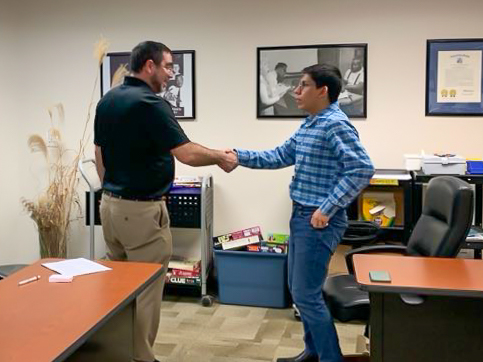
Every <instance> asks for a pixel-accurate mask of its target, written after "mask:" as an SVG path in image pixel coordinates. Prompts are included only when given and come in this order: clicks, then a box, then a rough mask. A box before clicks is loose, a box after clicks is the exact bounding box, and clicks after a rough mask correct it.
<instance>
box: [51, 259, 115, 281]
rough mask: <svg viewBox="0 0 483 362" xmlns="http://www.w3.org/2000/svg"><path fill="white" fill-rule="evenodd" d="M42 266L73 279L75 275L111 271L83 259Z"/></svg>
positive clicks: (55, 262)
mask: <svg viewBox="0 0 483 362" xmlns="http://www.w3.org/2000/svg"><path fill="white" fill-rule="evenodd" d="M42 266H45V267H46V268H48V269H50V270H53V271H55V272H57V273H59V274H62V275H70V276H73V277H75V276H77V275H85V274H92V273H99V272H103V271H107V270H112V269H111V268H108V267H107V266H104V265H102V264H99V263H96V262H94V261H92V260H88V259H85V258H77V259H67V260H62V261H54V262H52V263H43V264H42Z"/></svg>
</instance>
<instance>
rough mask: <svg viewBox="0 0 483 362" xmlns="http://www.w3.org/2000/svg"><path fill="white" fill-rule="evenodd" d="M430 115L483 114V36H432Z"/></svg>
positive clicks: (429, 49)
mask: <svg viewBox="0 0 483 362" xmlns="http://www.w3.org/2000/svg"><path fill="white" fill-rule="evenodd" d="M425 109H426V116H482V115H483V39H429V40H427V45H426V107H425Z"/></svg>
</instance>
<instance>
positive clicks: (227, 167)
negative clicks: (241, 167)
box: [217, 149, 238, 172]
mask: <svg viewBox="0 0 483 362" xmlns="http://www.w3.org/2000/svg"><path fill="white" fill-rule="evenodd" d="M218 152H219V157H220V161H219V162H218V163H217V165H218V166H219V167H220V168H221V169H222V170H223V171H225V172H231V171H233V170H234V169H235V168H236V167H237V166H238V156H237V153H236V152H235V151H234V150H232V149H226V150H224V151H218Z"/></svg>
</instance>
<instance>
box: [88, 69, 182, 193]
mask: <svg viewBox="0 0 483 362" xmlns="http://www.w3.org/2000/svg"><path fill="white" fill-rule="evenodd" d="M186 142H189V139H188V137H187V136H186V135H185V133H184V132H183V130H182V129H181V127H180V126H179V124H178V121H177V120H176V118H175V116H174V114H173V111H172V109H171V106H170V105H169V103H168V102H167V101H165V100H164V99H162V98H160V97H159V96H157V95H156V94H155V93H154V92H153V91H152V90H151V88H150V87H149V86H148V85H147V84H146V83H145V82H144V81H142V80H140V79H138V78H135V77H126V79H125V81H124V84H122V85H121V86H119V87H116V88H113V89H112V90H110V91H109V92H108V93H107V94H106V95H105V96H104V97H103V98H102V99H101V100H100V101H99V103H98V104H97V109H96V117H95V121H94V143H95V144H96V145H97V146H99V147H100V148H101V150H102V161H103V163H104V167H105V170H106V171H105V175H104V181H103V188H104V190H106V191H109V192H112V193H114V194H116V195H119V196H124V197H126V198H140V199H145V198H158V197H161V196H162V195H164V194H165V193H166V192H167V191H168V190H169V188H170V185H171V182H172V181H173V178H174V159H173V156H172V155H171V153H170V150H171V149H173V148H175V147H177V146H179V145H181V144H183V143H186Z"/></svg>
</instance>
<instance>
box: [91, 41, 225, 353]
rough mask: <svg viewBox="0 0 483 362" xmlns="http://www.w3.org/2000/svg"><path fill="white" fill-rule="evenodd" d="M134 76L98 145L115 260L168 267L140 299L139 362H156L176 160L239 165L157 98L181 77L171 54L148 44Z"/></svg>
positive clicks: (97, 130)
mask: <svg viewBox="0 0 483 362" xmlns="http://www.w3.org/2000/svg"><path fill="white" fill-rule="evenodd" d="M131 71H132V76H130V77H126V79H125V81H124V84H122V85H121V86H119V87H116V88H113V89H112V90H111V91H109V92H108V93H107V94H106V95H105V96H104V97H103V98H102V99H101V100H100V101H99V104H98V105H97V109H96V118H95V125H94V143H95V146H96V147H95V155H96V165H97V172H98V174H99V177H100V179H101V182H102V186H103V195H102V201H101V221H102V229H103V232H104V239H105V241H106V244H107V247H108V256H109V258H110V259H112V260H130V261H143V262H153V263H162V264H163V265H164V270H163V275H162V276H161V277H160V278H159V279H158V280H157V281H156V282H155V283H153V284H152V285H151V286H150V287H149V288H147V289H146V290H145V291H144V292H143V293H142V294H141V295H140V296H139V297H138V299H137V312H136V313H137V314H136V324H135V332H134V333H135V336H134V360H135V361H140V362H152V361H156V360H155V357H154V353H153V351H152V346H153V344H154V341H155V338H156V333H157V330H158V326H159V318H160V307H161V299H162V294H163V288H164V278H165V275H166V271H167V266H168V262H169V258H170V257H171V252H172V245H171V233H170V230H169V216H168V212H167V209H166V203H165V201H164V200H163V195H165V194H166V193H167V192H168V190H169V187H170V184H171V182H172V181H173V178H174V159H173V156H174V157H176V159H178V160H179V161H180V162H182V163H185V164H188V165H190V166H205V165H214V164H217V165H219V166H220V167H221V168H223V169H225V170H230V169H231V167H232V166H233V164H234V162H235V160H234V158H233V157H232V156H231V155H227V154H226V153H225V152H223V151H217V150H211V149H208V148H205V147H203V146H201V145H199V144H196V143H193V142H191V141H190V140H189V139H188V137H187V136H186V135H185V133H184V132H183V130H182V129H181V127H180V126H179V124H178V122H177V121H176V118H175V116H174V114H173V111H172V109H171V106H170V105H169V103H168V102H167V101H166V100H164V99H162V98H160V97H158V96H157V95H156V93H159V92H161V89H162V88H164V87H166V83H167V82H168V80H169V78H170V77H171V76H172V75H173V58H172V54H171V50H170V49H169V48H168V47H166V46H165V45H164V44H161V43H157V42H152V41H146V42H142V43H140V44H138V45H137V46H136V47H135V48H134V49H133V51H132V53H131Z"/></svg>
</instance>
